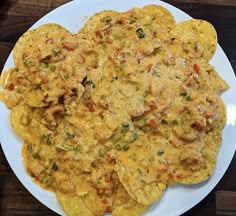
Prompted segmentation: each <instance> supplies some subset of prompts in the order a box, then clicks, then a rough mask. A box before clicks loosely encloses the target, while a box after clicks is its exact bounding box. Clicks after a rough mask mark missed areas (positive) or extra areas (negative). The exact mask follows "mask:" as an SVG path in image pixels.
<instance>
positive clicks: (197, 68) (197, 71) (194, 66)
mask: <svg viewBox="0 0 236 216" xmlns="http://www.w3.org/2000/svg"><path fill="white" fill-rule="evenodd" d="M193 70H194V71H195V72H196V73H199V71H200V68H199V66H198V64H194V65H193Z"/></svg>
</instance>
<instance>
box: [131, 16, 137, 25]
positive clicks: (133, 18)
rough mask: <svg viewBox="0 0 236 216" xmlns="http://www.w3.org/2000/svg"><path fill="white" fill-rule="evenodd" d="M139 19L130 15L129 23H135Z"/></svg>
mask: <svg viewBox="0 0 236 216" xmlns="http://www.w3.org/2000/svg"><path fill="white" fill-rule="evenodd" d="M136 21H137V17H134V16H130V17H129V24H133V23H135V22H136Z"/></svg>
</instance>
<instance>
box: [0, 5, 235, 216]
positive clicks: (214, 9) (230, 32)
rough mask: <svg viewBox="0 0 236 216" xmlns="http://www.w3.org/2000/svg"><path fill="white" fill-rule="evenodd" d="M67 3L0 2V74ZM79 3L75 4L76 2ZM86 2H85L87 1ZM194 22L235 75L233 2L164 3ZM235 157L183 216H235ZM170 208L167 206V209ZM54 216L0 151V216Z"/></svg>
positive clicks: (0, 150)
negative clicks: (210, 30) (210, 28)
mask: <svg viewBox="0 0 236 216" xmlns="http://www.w3.org/2000/svg"><path fill="white" fill-rule="evenodd" d="M68 1H69V0H1V1H0V71H1V70H2V68H3V65H4V63H5V61H6V59H7V56H8V55H9V53H10V51H11V50H12V48H13V46H14V44H15V42H16V41H17V39H18V38H19V37H20V36H21V35H22V34H23V33H24V32H25V31H26V30H27V29H28V28H29V27H30V26H31V25H32V24H34V23H35V22H36V21H37V20H38V19H40V18H41V17H42V16H44V15H45V14H46V13H48V12H50V11H51V10H53V9H54V8H56V7H58V6H59V5H62V4H64V3H66V2H68ZM78 1H79V0H78ZM88 1H89V0H88ZM165 2H167V3H170V4H172V5H174V6H176V7H177V8H179V9H181V10H183V11H185V12H186V13H188V14H189V15H191V16H193V17H194V18H199V19H205V20H208V21H209V22H211V23H212V24H213V25H214V26H215V28H216V30H217V32H218V37H219V43H220V45H221V46H222V48H223V49H224V51H225V53H226V55H227V56H228V58H229V60H230V62H231V64H232V66H233V68H234V71H236V42H235V41H236V7H234V5H235V4H236V1H235V0H231V1H230V0H221V1H220V0H216V1H213V0H207V1H201V0H199V1H197V0H182V1H181V0H165ZM235 170H236V157H234V159H233V160H232V163H231V165H230V167H229V169H228V170H227V172H226V173H225V175H224V177H223V178H222V180H221V181H220V182H219V184H218V185H217V186H216V187H215V188H214V190H213V191H212V192H211V193H210V194H209V195H208V196H207V197H206V198H205V199H204V200H203V201H201V202H200V203H199V204H198V205H196V206H195V207H194V208H192V209H191V210H189V211H188V212H186V213H185V214H183V215H184V216H212V215H216V214H217V215H226V214H227V212H228V213H230V214H231V215H236V214H235V211H234V208H235V203H236V201H235V196H233V195H232V193H235V191H236V175H235ZM170 208H171V206H170ZM31 215H32V216H45V215H46V216H54V215H57V214H56V213H54V212H52V211H51V210H49V209H48V208H46V207H45V206H44V205H42V204H41V203H40V202H39V201H37V200H36V199H35V198H34V197H33V196H32V195H31V194H30V193H29V192H28V191H27V190H26V189H25V188H24V187H23V186H22V184H21V183H20V182H19V180H18V179H17V178H16V176H15V174H14V173H13V172H12V170H11V168H10V166H9V165H8V163H7V160H6V158H5V156H4V154H3V152H2V149H1V148H0V216H31Z"/></svg>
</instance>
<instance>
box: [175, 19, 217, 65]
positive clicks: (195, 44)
mask: <svg viewBox="0 0 236 216" xmlns="http://www.w3.org/2000/svg"><path fill="white" fill-rule="evenodd" d="M171 34H172V35H173V37H175V36H176V37H181V39H182V40H183V46H184V49H185V50H186V51H188V49H194V50H195V53H196V55H200V56H201V57H202V58H204V59H205V60H207V61H209V60H210V59H211V57H212V56H213V55H214V53H215V50H216V46H217V33H216V30H215V28H214V26H212V25H211V24H210V23H209V22H207V21H205V20H197V19H191V20H186V21H183V22H181V23H179V24H178V25H176V26H175V27H174V28H172V29H171ZM190 47H191V48H190Z"/></svg>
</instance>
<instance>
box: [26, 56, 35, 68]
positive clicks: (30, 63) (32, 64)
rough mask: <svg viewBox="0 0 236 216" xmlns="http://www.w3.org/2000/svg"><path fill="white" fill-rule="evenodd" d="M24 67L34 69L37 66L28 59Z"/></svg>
mask: <svg viewBox="0 0 236 216" xmlns="http://www.w3.org/2000/svg"><path fill="white" fill-rule="evenodd" d="M24 65H25V66H27V67H33V66H35V63H34V62H33V61H32V60H31V59H29V58H28V59H26V60H25V61H24Z"/></svg>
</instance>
